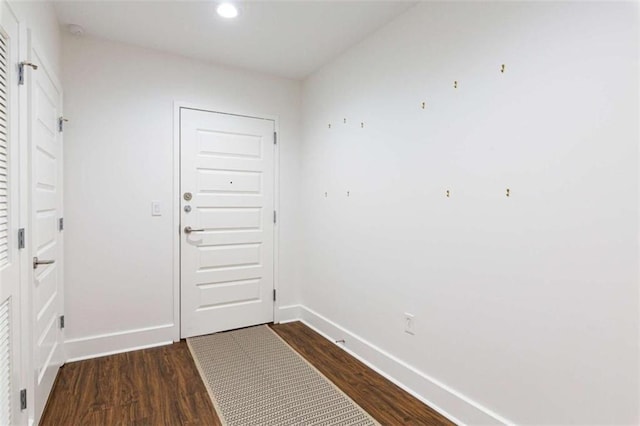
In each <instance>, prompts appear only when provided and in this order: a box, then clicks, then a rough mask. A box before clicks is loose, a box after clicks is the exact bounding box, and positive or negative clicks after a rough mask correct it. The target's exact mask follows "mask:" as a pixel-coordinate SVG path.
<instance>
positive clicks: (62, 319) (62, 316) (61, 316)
mask: <svg viewBox="0 0 640 426" xmlns="http://www.w3.org/2000/svg"><path fill="white" fill-rule="evenodd" d="M60 328H64V315H60Z"/></svg>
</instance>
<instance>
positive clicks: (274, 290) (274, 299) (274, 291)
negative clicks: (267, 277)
mask: <svg viewBox="0 0 640 426" xmlns="http://www.w3.org/2000/svg"><path fill="white" fill-rule="evenodd" d="M273 301H274V302H275V301H276V289H275V288H274V289H273Z"/></svg>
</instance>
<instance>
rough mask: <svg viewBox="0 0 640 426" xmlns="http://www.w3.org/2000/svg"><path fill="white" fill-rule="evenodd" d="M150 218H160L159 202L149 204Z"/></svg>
mask: <svg viewBox="0 0 640 426" xmlns="http://www.w3.org/2000/svg"><path fill="white" fill-rule="evenodd" d="M151 216H162V206H161V205H160V201H152V202H151Z"/></svg>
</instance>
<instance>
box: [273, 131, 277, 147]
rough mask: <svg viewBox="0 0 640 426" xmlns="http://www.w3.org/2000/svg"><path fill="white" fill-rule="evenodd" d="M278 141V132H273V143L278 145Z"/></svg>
mask: <svg viewBox="0 0 640 426" xmlns="http://www.w3.org/2000/svg"><path fill="white" fill-rule="evenodd" d="M277 143H278V132H273V144H274V145H276V144H277Z"/></svg>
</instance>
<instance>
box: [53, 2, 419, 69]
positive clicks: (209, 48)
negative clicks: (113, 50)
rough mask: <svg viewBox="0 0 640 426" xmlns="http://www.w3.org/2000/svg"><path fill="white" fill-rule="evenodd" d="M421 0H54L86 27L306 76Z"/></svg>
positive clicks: (64, 18) (68, 19)
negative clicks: (229, 4)
mask: <svg viewBox="0 0 640 426" xmlns="http://www.w3.org/2000/svg"><path fill="white" fill-rule="evenodd" d="M413 4H415V2H407V1H397V0H396V1H326V0H325V1H244V2H241V3H239V6H240V16H239V17H238V18H236V19H234V20H225V19H223V18H220V17H219V16H217V14H216V12H215V9H216V6H217V2H216V1H215V0H210V1H176V0H173V1H149V0H146V1H140V0H134V1H111V0H102V1H64V0H61V1H56V3H55V7H56V11H57V13H58V18H59V21H60V23H61V24H62V25H67V24H78V25H81V26H83V27H84V29H85V31H86V34H88V35H91V36H95V37H99V38H104V39H108V40H114V41H119V42H123V43H128V44H134V45H138V46H142V47H147V48H153V49H158V50H162V51H165V52H172V53H176V54H180V55H183V56H188V57H192V58H197V59H201V60H205V61H208V62H213V63H218V64H225V65H231V66H236V67H241V68H246V69H250V70H255V71H260V72H265V73H269V74H274V75H278V76H282V77H289V78H296V79H302V78H304V77H306V76H307V75H309V74H310V73H312V72H313V71H315V70H316V69H318V68H319V67H321V66H322V65H324V64H325V63H327V62H328V61H330V60H331V59H333V58H334V57H336V56H337V55H339V54H340V53H341V52H343V51H344V50H346V49H347V48H348V47H350V46H352V45H354V44H355V43H357V42H358V41H360V40H362V39H363V38H365V37H366V36H367V35H368V34H370V33H372V32H374V31H375V30H376V29H378V28H380V27H381V26H383V25H384V24H386V23H387V22H389V21H391V20H392V19H393V18H395V17H396V16H398V15H399V14H401V13H402V12H404V11H405V10H407V9H408V8H409V7H411V6H412V5H413Z"/></svg>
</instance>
